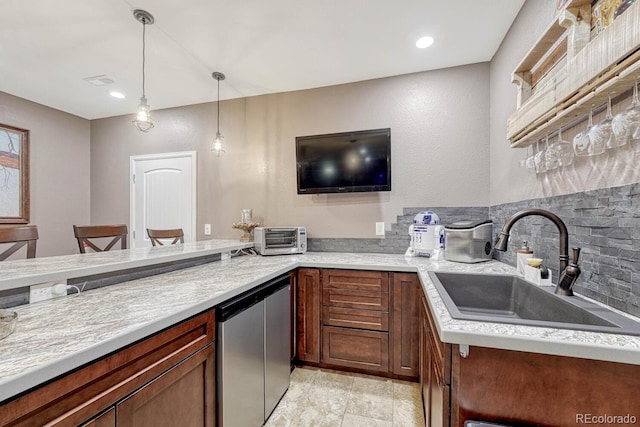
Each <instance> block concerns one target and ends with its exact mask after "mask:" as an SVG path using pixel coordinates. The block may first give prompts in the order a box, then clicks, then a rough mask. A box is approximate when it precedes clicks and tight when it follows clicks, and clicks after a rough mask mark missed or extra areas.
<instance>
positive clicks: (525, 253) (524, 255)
mask: <svg viewBox="0 0 640 427" xmlns="http://www.w3.org/2000/svg"><path fill="white" fill-rule="evenodd" d="M516 256H517V259H516V265H517V268H518V273H520V274H521V275H524V266H525V265H527V259H529V258H532V257H533V251H532V250H531V249H529V246H528V245H527V241H526V240H523V241H522V246H520V249H518V251H517V255H516Z"/></svg>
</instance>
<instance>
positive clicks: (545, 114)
mask: <svg viewBox="0 0 640 427" xmlns="http://www.w3.org/2000/svg"><path fill="white" fill-rule="evenodd" d="M590 14H591V12H590V2H589V1H584V0H580V1H578V0H576V1H573V2H570V3H569V5H567V6H566V8H565V9H564V10H562V11H561V12H560V14H559V16H558V19H557V21H555V22H554V23H552V25H550V26H549V28H548V29H547V30H546V31H545V33H544V34H543V36H542V37H541V38H540V39H539V40H538V42H537V43H536V44H535V46H534V47H533V48H532V49H531V50H530V51H529V53H528V54H527V56H526V57H525V58H524V59H523V60H522V61H521V62H520V64H519V65H518V68H516V70H515V71H514V73H513V78H512V80H513V82H514V83H516V84H517V85H518V86H519V87H520V88H519V92H518V104H517V110H516V111H515V112H514V113H513V114H512V115H511V116H510V117H509V120H508V123H507V138H508V139H509V141H510V143H511V147H514V148H515V147H526V146H528V145H531V144H534V143H535V142H537V141H539V140H541V139H542V138H544V137H545V136H546V135H548V134H550V133H552V132H554V131H556V130H558V128H560V127H565V126H570V125H571V124H572V123H576V122H579V121H580V118H581V117H586V115H587V114H588V112H589V109H591V108H592V107H598V106H600V105H603V104H605V103H606V102H607V99H608V97H609V95H613V96H617V95H620V94H621V93H625V92H627V91H629V89H631V87H632V86H633V84H634V82H635V80H637V79H638V78H640V61H639V60H640V3H635V4H633V5H632V6H631V7H630V8H629V9H628V10H627V11H626V12H625V13H624V14H622V15H621V16H619V17H618V19H616V20H615V21H614V22H613V23H611V25H609V26H608V27H607V28H605V29H604V30H603V31H602V32H601V33H600V34H598V35H597V36H596V37H594V39H593V40H591V41H588V42H587V43H584V41H585V40H588V39H585V37H586V36H585V34H587V35H588V34H589V32H588V31H589V30H590V28H589V24H587V23H586V22H585V21H587V22H590ZM587 15H588V17H589V19H587ZM559 28H563V29H564V31H562V32H561V31H560V30H559ZM563 37H566V39H567V41H566V43H567V51H566V55H565V56H564V57H562V58H561V59H560V60H559V61H558V62H557V63H555V64H553V65H549V64H548V63H547V64H545V63H544V62H545V55H546V57H549V53H550V51H549V50H551V51H552V53H553V50H554V49H557V46H559V44H558V43H557V42H558V41H559V40H560V41H561V40H562V38H563ZM553 38H556V39H555V40H553ZM545 48H547V49H548V50H547V51H546V52H543V50H544V49H545ZM556 56H557V53H556ZM541 63H542V65H540V64H541ZM532 64H533V65H532ZM536 66H537V67H547V68H549V71H548V72H547V73H546V75H544V76H543V77H541V78H540V79H539V81H537V83H536V84H535V86H533V85H532V76H533V72H532V70H533V69H534V68H535V67H536ZM528 67H531V68H528ZM534 72H535V71H534Z"/></svg>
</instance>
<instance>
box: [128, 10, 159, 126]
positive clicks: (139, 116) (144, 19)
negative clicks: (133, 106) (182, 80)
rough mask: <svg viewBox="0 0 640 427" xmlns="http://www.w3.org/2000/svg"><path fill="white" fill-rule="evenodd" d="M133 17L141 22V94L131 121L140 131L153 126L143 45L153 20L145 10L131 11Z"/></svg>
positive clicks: (144, 45)
mask: <svg viewBox="0 0 640 427" xmlns="http://www.w3.org/2000/svg"><path fill="white" fill-rule="evenodd" d="M133 17H134V18H136V20H137V21H138V22H140V23H142V96H141V97H140V104H139V105H138V109H137V111H136V118H135V120H133V121H132V123H133V125H134V126H135V127H137V128H138V130H140V131H142V132H147V131H149V130H150V129H151V128H153V122H152V121H151V113H150V111H149V110H150V108H149V104H148V103H147V97H146V96H145V93H144V83H145V75H144V66H145V59H146V58H145V47H146V43H145V42H146V40H145V38H146V31H145V30H146V27H147V25H151V24H153V22H154V19H153V15H151V14H150V13H149V12H147V11H146V10H142V9H136V10H134V11H133Z"/></svg>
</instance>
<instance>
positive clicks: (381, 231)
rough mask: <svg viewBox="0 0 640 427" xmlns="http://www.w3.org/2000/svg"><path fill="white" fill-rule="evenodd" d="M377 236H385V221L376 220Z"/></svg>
mask: <svg viewBox="0 0 640 427" xmlns="http://www.w3.org/2000/svg"><path fill="white" fill-rule="evenodd" d="M376 236H384V222H376Z"/></svg>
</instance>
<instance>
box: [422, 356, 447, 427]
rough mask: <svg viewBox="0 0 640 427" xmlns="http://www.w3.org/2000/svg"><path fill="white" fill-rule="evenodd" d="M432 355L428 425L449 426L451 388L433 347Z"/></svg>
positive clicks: (434, 426)
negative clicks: (437, 361) (445, 379)
mask: <svg viewBox="0 0 640 427" xmlns="http://www.w3.org/2000/svg"><path fill="white" fill-rule="evenodd" d="M431 350H432V351H431V356H430V358H429V359H430V364H429V365H430V368H429V370H430V372H429V405H428V406H429V414H428V421H427V425H429V426H433V427H436V426H443V427H446V426H449V425H450V423H449V413H450V410H449V409H450V407H449V404H450V396H451V393H450V388H449V386H448V385H447V384H446V383H445V382H444V378H443V376H442V372H441V368H440V367H439V366H438V364H437V363H436V360H437V359H436V358H435V357H434V356H435V355H434V353H433V347H432V348H431Z"/></svg>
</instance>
